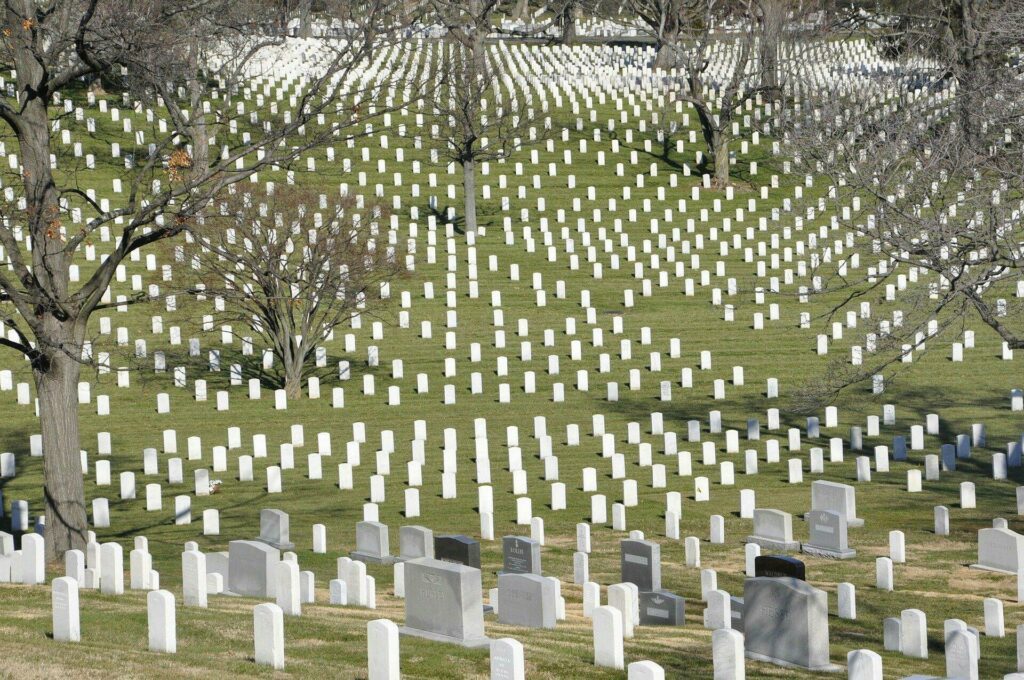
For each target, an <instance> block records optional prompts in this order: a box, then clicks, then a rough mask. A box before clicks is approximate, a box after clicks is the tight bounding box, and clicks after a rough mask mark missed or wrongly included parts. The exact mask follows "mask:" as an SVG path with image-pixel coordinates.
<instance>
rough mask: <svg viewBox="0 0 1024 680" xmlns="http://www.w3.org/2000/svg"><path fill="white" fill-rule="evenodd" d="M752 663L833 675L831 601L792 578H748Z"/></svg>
mask: <svg viewBox="0 0 1024 680" xmlns="http://www.w3.org/2000/svg"><path fill="white" fill-rule="evenodd" d="M743 600H744V605H745V606H744V610H745V611H744V615H743V618H744V622H743V624H744V636H745V644H746V653H747V656H748V657H749V658H752V659H759V660H762V661H770V662H772V663H778V664H781V665H794V666H799V667H801V668H808V669H811V670H831V669H833V668H834V667H833V666H832V664H831V662H830V661H829V637H828V595H827V594H826V593H825V591H823V590H818V589H817V588H815V587H814V586H812V585H810V584H809V583H807V582H806V581H800V580H798V579H794V578H763V577H756V578H749V579H747V580H746V581H745V582H744V584H743Z"/></svg>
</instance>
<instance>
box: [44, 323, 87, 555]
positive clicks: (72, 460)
mask: <svg viewBox="0 0 1024 680" xmlns="http://www.w3.org/2000/svg"><path fill="white" fill-rule="evenodd" d="M68 344H70V345H71V347H78V346H80V343H75V342H73V341H72V342H70V343H68ZM80 373H81V364H79V362H78V361H76V359H75V358H72V357H70V356H68V355H67V354H65V353H64V352H62V351H60V350H59V349H58V350H54V351H53V352H52V353H47V355H46V358H45V359H43V360H42V361H38V362H37V366H36V370H35V372H34V375H35V383H36V391H37V393H38V395H39V424H40V427H41V429H42V436H43V496H44V501H45V507H46V530H45V538H46V561H47V562H50V563H58V562H59V561H60V560H62V559H63V557H64V553H65V552H67V551H68V550H73V549H77V550H85V544H86V538H87V533H88V528H89V525H88V521H87V517H86V512H85V489H84V487H83V483H82V461H81V454H80V453H79V440H78V378H79V375H80Z"/></svg>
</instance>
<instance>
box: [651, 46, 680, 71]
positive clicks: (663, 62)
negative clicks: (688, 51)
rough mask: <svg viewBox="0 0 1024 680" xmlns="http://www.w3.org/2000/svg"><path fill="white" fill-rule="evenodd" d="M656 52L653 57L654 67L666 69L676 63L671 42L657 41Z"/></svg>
mask: <svg viewBox="0 0 1024 680" xmlns="http://www.w3.org/2000/svg"><path fill="white" fill-rule="evenodd" d="M657 49H658V52H657V54H656V55H655V57H654V69H655V70H658V69H665V70H668V69H670V68H673V67H674V66H675V65H676V56H675V48H674V47H673V46H672V43H671V42H670V41H668V40H666V41H664V42H659V43H658V46H657Z"/></svg>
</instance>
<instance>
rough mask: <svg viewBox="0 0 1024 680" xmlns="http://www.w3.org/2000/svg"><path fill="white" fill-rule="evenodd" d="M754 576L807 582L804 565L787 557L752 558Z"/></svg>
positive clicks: (762, 556) (760, 556) (767, 556)
mask: <svg viewBox="0 0 1024 680" xmlns="http://www.w3.org/2000/svg"><path fill="white" fill-rule="evenodd" d="M754 576H755V577H757V576H768V577H772V578H778V577H785V578H797V579H800V580H801V581H806V580H807V572H806V570H805V568H804V563H803V562H801V561H800V560H798V559H796V558H795V557H789V556H788V555H758V556H757V557H755V558H754Z"/></svg>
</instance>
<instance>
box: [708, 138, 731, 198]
mask: <svg viewBox="0 0 1024 680" xmlns="http://www.w3.org/2000/svg"><path fill="white" fill-rule="evenodd" d="M715 137H716V141H715V148H714V149H713V150H712V153H713V154H714V155H715V184H717V185H718V186H720V187H724V186H725V185H727V184H728V183H729V170H730V168H729V137H728V136H727V135H725V134H722V133H718V134H716V135H715Z"/></svg>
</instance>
